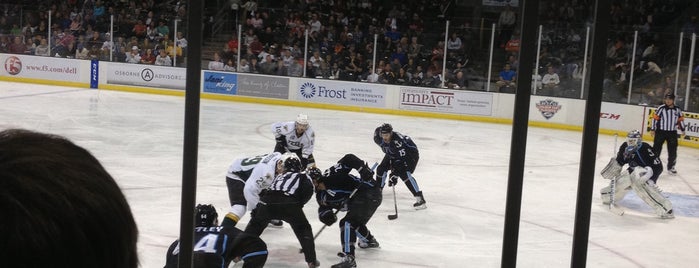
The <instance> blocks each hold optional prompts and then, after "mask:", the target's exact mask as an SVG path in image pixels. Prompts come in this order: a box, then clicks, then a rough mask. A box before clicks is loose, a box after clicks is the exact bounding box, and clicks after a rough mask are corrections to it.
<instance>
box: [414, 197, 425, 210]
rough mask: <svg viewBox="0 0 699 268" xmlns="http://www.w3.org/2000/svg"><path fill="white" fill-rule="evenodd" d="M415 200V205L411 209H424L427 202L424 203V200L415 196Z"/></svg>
mask: <svg viewBox="0 0 699 268" xmlns="http://www.w3.org/2000/svg"><path fill="white" fill-rule="evenodd" d="M416 198H417V202H415V204H413V208H415V210H421V209H426V208H427V202H425V198H423V197H422V196H416Z"/></svg>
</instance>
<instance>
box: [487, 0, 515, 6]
mask: <svg viewBox="0 0 699 268" xmlns="http://www.w3.org/2000/svg"><path fill="white" fill-rule="evenodd" d="M483 5H484V6H499V7H502V6H506V5H510V6H512V7H516V6H519V0H483Z"/></svg>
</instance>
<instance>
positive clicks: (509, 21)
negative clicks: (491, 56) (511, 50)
mask: <svg viewBox="0 0 699 268" xmlns="http://www.w3.org/2000/svg"><path fill="white" fill-rule="evenodd" d="M515 23H517V15H516V14H515V12H514V11H512V7H510V5H509V4H508V5H506V6H505V9H504V10H503V11H502V12H500V17H499V18H498V26H499V27H500V47H505V43H506V42H507V41H508V40H510V37H511V35H512V32H513V31H514V29H515Z"/></svg>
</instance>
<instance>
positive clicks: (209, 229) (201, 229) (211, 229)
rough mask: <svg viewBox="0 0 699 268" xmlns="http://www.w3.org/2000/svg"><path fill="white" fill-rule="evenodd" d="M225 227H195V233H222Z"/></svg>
mask: <svg viewBox="0 0 699 268" xmlns="http://www.w3.org/2000/svg"><path fill="white" fill-rule="evenodd" d="M221 230H223V226H212V227H195V228H194V231H195V232H221Z"/></svg>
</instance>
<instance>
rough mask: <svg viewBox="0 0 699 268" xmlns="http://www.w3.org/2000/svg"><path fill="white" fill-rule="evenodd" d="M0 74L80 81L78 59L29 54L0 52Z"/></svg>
mask: <svg viewBox="0 0 699 268" xmlns="http://www.w3.org/2000/svg"><path fill="white" fill-rule="evenodd" d="M0 62H2V63H3V68H2V71H1V72H0V73H1V74H2V75H6V76H11V77H19V78H36V79H48V80H57V81H67V82H77V81H80V73H81V72H82V70H80V62H81V61H80V60H66V59H64V58H53V57H39V56H29V55H11V54H0Z"/></svg>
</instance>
